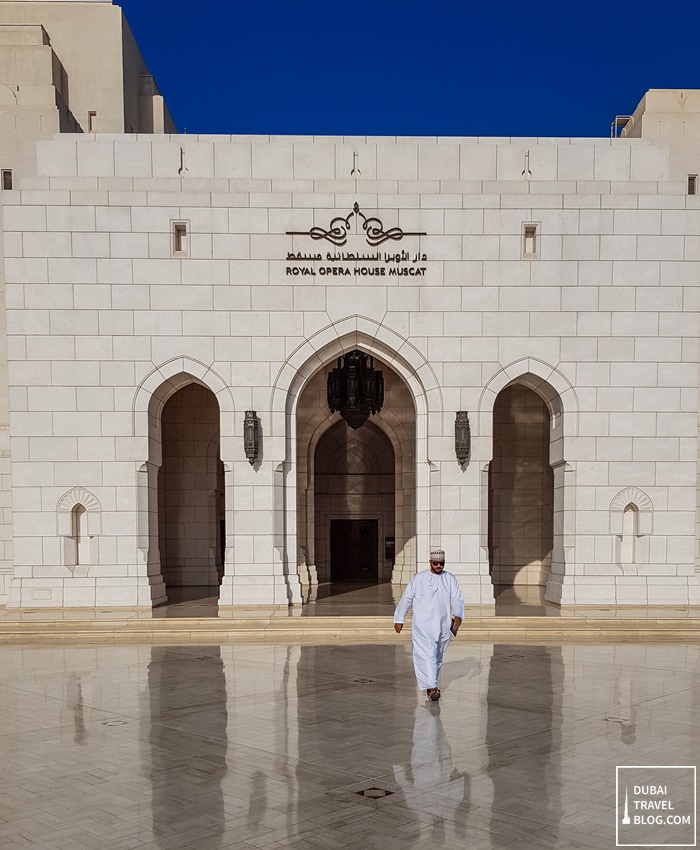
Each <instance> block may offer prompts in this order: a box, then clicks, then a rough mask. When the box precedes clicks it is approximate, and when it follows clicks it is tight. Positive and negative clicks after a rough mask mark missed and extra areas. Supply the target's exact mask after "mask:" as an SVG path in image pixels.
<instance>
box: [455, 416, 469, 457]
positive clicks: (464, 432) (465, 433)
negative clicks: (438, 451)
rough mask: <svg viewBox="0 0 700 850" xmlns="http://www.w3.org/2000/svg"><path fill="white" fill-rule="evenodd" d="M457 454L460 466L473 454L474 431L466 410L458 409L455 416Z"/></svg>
mask: <svg viewBox="0 0 700 850" xmlns="http://www.w3.org/2000/svg"><path fill="white" fill-rule="evenodd" d="M455 454H456V455H457V461H458V462H459V465H460V466H463V465H464V464H465V463H466V462H467V461H468V460H469V458H470V457H471V454H472V432H471V427H470V425H469V414H468V413H467V411H466V410H458V411H457V416H456V417H455Z"/></svg>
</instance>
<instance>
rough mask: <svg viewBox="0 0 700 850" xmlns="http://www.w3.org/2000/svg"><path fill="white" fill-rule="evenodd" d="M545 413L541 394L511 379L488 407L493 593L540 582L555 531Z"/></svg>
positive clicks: (544, 581) (547, 571) (548, 566)
mask: <svg viewBox="0 0 700 850" xmlns="http://www.w3.org/2000/svg"><path fill="white" fill-rule="evenodd" d="M549 449H550V413H549V410H548V408H547V405H546V404H545V402H544V401H543V400H542V398H541V397H540V396H539V395H538V394H537V393H536V392H535V391H534V390H532V389H530V388H529V387H527V386H525V385H523V384H519V383H515V384H511V385H510V386H508V387H506V388H505V389H503V390H501V392H500V393H499V394H498V396H497V398H496V401H495V403H494V408H493V459H492V460H491V464H490V468H489V529H488V533H489V546H488V548H489V567H490V571H491V580H492V583H493V586H494V591H495V594H496V596H498V595H499V593H500V592H503V591H504V590H507V589H510V588H513V587H516V588H520V589H521V591H522V589H525V588H534V587H544V586H546V584H547V581H548V580H549V575H550V571H551V564H552V547H553V536H554V475H553V471H552V467H551V466H550V463H549Z"/></svg>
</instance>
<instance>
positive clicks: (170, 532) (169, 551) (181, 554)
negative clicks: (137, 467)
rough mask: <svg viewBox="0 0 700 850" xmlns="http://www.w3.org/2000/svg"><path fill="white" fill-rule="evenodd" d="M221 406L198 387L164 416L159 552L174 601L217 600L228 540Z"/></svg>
mask: <svg viewBox="0 0 700 850" xmlns="http://www.w3.org/2000/svg"><path fill="white" fill-rule="evenodd" d="M219 419H220V412H219V405H218V402H217V400H216V396H215V395H214V393H213V392H212V391H211V390H210V389H208V388H207V387H205V386H203V385H202V384H199V383H194V382H192V383H189V384H187V385H186V386H183V387H181V388H180V389H178V390H177V391H176V392H174V393H173V394H172V395H171V396H170V397H169V398H168V400H167V401H166V403H165V405H164V406H163V410H162V413H161V446H162V463H161V466H160V469H159V470H158V548H159V552H160V562H161V575H162V577H163V581H164V583H165V588H166V593H167V594H168V598H169V600H170V601H176V599H193V598H200V597H208V596H214V595H218V588H219V585H220V584H221V580H222V578H223V555H224V547H223V542H222V541H223V540H225V537H224V534H225V531H224V528H225V503H224V483H223V481H224V471H223V464H222V463H221V452H220V431H219Z"/></svg>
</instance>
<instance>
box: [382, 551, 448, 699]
mask: <svg viewBox="0 0 700 850" xmlns="http://www.w3.org/2000/svg"><path fill="white" fill-rule="evenodd" d="M411 606H413V622H412V624H411V637H412V639H413V668H414V670H415V671H416V679H417V681H418V687H419V688H421V689H425V690H426V691H427V693H428V696H429V697H430V699H431V700H438V699H440V689H439V688H438V678H439V676H440V667H441V666H442V659H443V656H444V654H445V650H446V649H447V647H448V645H449V643H450V639H451V637H452V632H450V627H451V626H453V627H454V634H456V633H457V629H458V628H459V627H460V626H461V625H462V620H463V618H464V597H463V596H462V591H461V589H460V586H459V582H458V581H457V579H456V578H455V577H454V576H453V575H452V573H448V572H446V571H445V553H444V552H443V550H442V549H433V551H432V552H431V553H430V569H429V570H423V571H422V572H420V573H417V574H416V575H415V576H413V578H412V579H411V580H410V581H409V583H408V584H407V585H406V590H404V592H403V596H402V597H401V599H400V600H399V604H398V605H397V606H396V612H395V613H394V628H395V629H396V631H397V632H400V631H401V629H402V628H403V624H404V620H405V619H406V614H407V613H408V609H409V608H410V607H411Z"/></svg>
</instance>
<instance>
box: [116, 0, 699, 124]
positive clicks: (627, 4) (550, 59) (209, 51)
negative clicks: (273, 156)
mask: <svg viewBox="0 0 700 850" xmlns="http://www.w3.org/2000/svg"><path fill="white" fill-rule="evenodd" d="M120 5H122V7H123V9H124V11H125V13H126V16H127V19H128V20H129V22H130V24H131V27H132V29H133V31H134V34H135V35H136V38H137V40H138V42H139V44H140V45H141V49H142V51H143V53H144V55H145V57H146V61H147V62H148V64H149V67H150V69H151V71H152V72H153V73H154V75H155V77H156V79H157V80H158V84H159V86H160V88H161V91H162V92H163V94H164V95H165V98H166V101H167V102H168V104H169V106H170V110H171V112H172V114H173V117H174V119H175V121H176V123H177V125H178V127H179V129H180V130H184V129H186V130H187V132H188V133H263V134H267V133H275V134H316V135H322V134H344V135H467V136H473V135H480V136H605V135H608V133H609V129H610V122H611V121H612V119H613V118H614V117H615V115H616V114H628V113H630V112H631V111H633V109H634V108H635V106H636V105H637V103H638V101H639V100H640V99H641V97H642V95H643V94H644V92H645V91H646V90H647V89H649V88H700V59H699V58H698V55H699V52H698V48H697V41H698V36H699V33H700V2H699V0H668V1H667V2H654V3H652V2H649V0H638V2H634V0H607V2H604V0H586V2H574V0H557V2H555V0H520V2H513V0H505V2H501V3H497V2H493V0H492V1H491V2H489V0H483V2H479V3H477V2H472V0H463V2H455V1H454V0H446V2H442V0H433V2H430V0H423V2H417V0H403V2H401V3H398V2H382V0H374V2H367V0H364V2H343V0H325V2H317V0H293V2H286V3H282V2H279V0H270V2H259V0H258V2H256V0H251V2H245V3H244V2H240V0H233V2H223V0H201V2H199V3H192V2H187V3H185V2H183V0H168V2H166V0H122V2H121V3H120Z"/></svg>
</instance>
